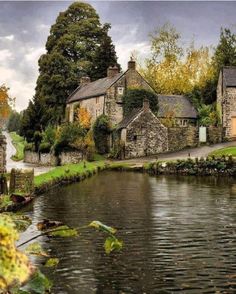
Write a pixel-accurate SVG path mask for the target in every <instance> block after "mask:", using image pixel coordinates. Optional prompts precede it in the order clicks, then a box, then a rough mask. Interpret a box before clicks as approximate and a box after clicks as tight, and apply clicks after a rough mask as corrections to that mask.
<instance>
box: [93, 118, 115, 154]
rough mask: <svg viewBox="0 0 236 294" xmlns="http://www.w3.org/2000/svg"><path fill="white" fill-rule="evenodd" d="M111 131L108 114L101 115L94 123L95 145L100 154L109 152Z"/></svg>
mask: <svg viewBox="0 0 236 294" xmlns="http://www.w3.org/2000/svg"><path fill="white" fill-rule="evenodd" d="M110 132H111V127H110V121H109V118H108V116H106V115H104V114H102V115H100V116H99V117H98V118H97V119H96V121H95V123H94V125H93V139H94V143H95V147H96V149H97V151H98V153H99V154H105V153H108V152H109V144H108V140H109V135H110Z"/></svg>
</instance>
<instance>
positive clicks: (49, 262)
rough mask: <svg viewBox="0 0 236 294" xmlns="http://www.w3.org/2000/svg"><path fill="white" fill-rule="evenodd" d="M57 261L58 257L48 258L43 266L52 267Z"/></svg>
mask: <svg viewBox="0 0 236 294" xmlns="http://www.w3.org/2000/svg"><path fill="white" fill-rule="evenodd" d="M58 263H59V259H58V258H49V259H48V260H47V261H46V263H45V266H46V267H54V266H57V265H58Z"/></svg>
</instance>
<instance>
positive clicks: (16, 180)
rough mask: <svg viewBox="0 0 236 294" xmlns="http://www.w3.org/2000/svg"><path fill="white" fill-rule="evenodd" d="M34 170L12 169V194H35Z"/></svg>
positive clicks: (10, 190)
mask: <svg viewBox="0 0 236 294" xmlns="http://www.w3.org/2000/svg"><path fill="white" fill-rule="evenodd" d="M33 191H34V170H33V169H32V170H20V169H14V168H13V169H12V170H11V175H10V189H9V192H10V193H15V192H21V193H29V194H31V193H33Z"/></svg>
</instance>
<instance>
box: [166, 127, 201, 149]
mask: <svg viewBox="0 0 236 294" xmlns="http://www.w3.org/2000/svg"><path fill="white" fill-rule="evenodd" d="M197 145H198V127H193V126H189V127H187V128H181V127H175V128H168V151H176V150H181V149H184V148H186V147H196V146H197Z"/></svg>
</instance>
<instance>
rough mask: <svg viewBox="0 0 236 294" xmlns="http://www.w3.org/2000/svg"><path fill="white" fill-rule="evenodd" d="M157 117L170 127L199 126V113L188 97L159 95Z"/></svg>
mask: <svg viewBox="0 0 236 294" xmlns="http://www.w3.org/2000/svg"><path fill="white" fill-rule="evenodd" d="M158 107H159V109H158V113H157V117H158V118H159V119H160V120H161V121H162V122H163V123H164V124H165V125H168V124H169V125H170V126H179V127H188V126H195V125H196V124H197V111H196V109H195V107H194V106H193V105H192V103H191V102H190V100H189V99H188V98H187V97H186V96H182V95H158Z"/></svg>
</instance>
